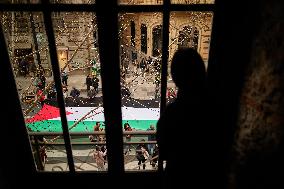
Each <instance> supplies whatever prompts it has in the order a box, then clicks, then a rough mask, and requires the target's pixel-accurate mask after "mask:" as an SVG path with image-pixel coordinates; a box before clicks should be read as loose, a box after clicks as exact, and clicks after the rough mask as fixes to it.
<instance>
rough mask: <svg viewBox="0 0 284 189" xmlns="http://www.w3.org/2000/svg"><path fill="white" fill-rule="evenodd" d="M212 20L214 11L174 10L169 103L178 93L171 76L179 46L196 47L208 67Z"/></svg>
mask: <svg viewBox="0 0 284 189" xmlns="http://www.w3.org/2000/svg"><path fill="white" fill-rule="evenodd" d="M212 20H213V13H212V12H172V13H171V14H170V41H169V65H168V73H169V74H168V83H167V93H166V95H167V103H170V102H172V101H173V100H174V99H175V98H176V95H177V90H178V89H177V87H176V86H175V84H174V82H173V81H172V79H171V76H170V73H171V72H170V63H171V59H172V57H173V55H174V53H175V51H176V50H177V49H178V48H182V47H190V48H194V49H196V50H197V51H198V52H199V53H200V55H201V57H202V58H203V61H204V63H205V67H206V68H207V66H208V58H209V57H208V56H209V47H210V39H211V30H212Z"/></svg>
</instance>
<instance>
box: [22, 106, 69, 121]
mask: <svg viewBox="0 0 284 189" xmlns="http://www.w3.org/2000/svg"><path fill="white" fill-rule="evenodd" d="M69 114H72V113H71V112H67V111H66V115H69ZM57 117H60V112H59V108H57V107H54V106H50V105H47V104H44V105H43V107H42V109H41V110H40V111H39V112H38V113H37V114H36V115H34V116H33V117H31V118H28V119H26V120H25V122H26V123H33V122H37V121H44V120H48V119H53V118H57Z"/></svg>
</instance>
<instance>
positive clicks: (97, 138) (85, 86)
mask: <svg viewBox="0 0 284 189" xmlns="http://www.w3.org/2000/svg"><path fill="white" fill-rule="evenodd" d="M52 15H53V16H52V18H53V24H54V25H53V28H54V31H55V36H56V45H57V53H58V59H59V66H60V68H61V79H62V87H63V89H64V90H65V93H64V97H65V105H66V112H67V120H68V127H69V132H70V134H71V138H72V140H71V143H72V147H73V156H74V157H73V158H74V162H75V169H76V171H84V170H88V171H90V170H98V168H100V169H99V170H104V171H105V170H106V168H107V163H106V162H105V163H104V161H102V160H101V159H100V158H99V157H100V156H103V155H105V153H103V152H102V151H104V149H105V135H104V133H101V134H99V135H97V134H94V131H101V132H103V130H104V110H103V100H102V90H101V74H100V60H99V53H98V52H99V51H98V50H99V49H98V43H97V39H98V36H97V33H98V32H97V22H96V16H95V14H94V13H89V12H54V13H53V14H52ZM95 125H97V126H95ZM76 132H84V133H85V134H83V135H79V136H78V135H77V136H72V134H76ZM88 132H89V133H88ZM96 145H97V147H96ZM99 147H100V149H101V150H99ZM104 158H106V156H104ZM96 160H97V162H96ZM98 162H101V163H102V164H100V163H98Z"/></svg>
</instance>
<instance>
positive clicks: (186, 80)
mask: <svg viewBox="0 0 284 189" xmlns="http://www.w3.org/2000/svg"><path fill="white" fill-rule="evenodd" d="M171 75H172V79H173V81H174V82H175V84H176V86H177V87H178V89H179V91H183V92H186V91H191V92H198V91H199V90H202V89H204V86H205V79H206V71H205V65H204V62H203V60H202V58H201V56H200V55H199V53H198V52H197V51H196V50H195V49H192V48H181V49H178V50H177V51H176V52H175V54H174V56H173V59H172V64H171Z"/></svg>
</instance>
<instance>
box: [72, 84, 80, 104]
mask: <svg viewBox="0 0 284 189" xmlns="http://www.w3.org/2000/svg"><path fill="white" fill-rule="evenodd" d="M70 96H71V97H72V98H73V102H74V103H75V105H77V106H78V105H79V96H80V91H79V90H78V89H76V88H75V87H73V88H72V90H71V92H70Z"/></svg>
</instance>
